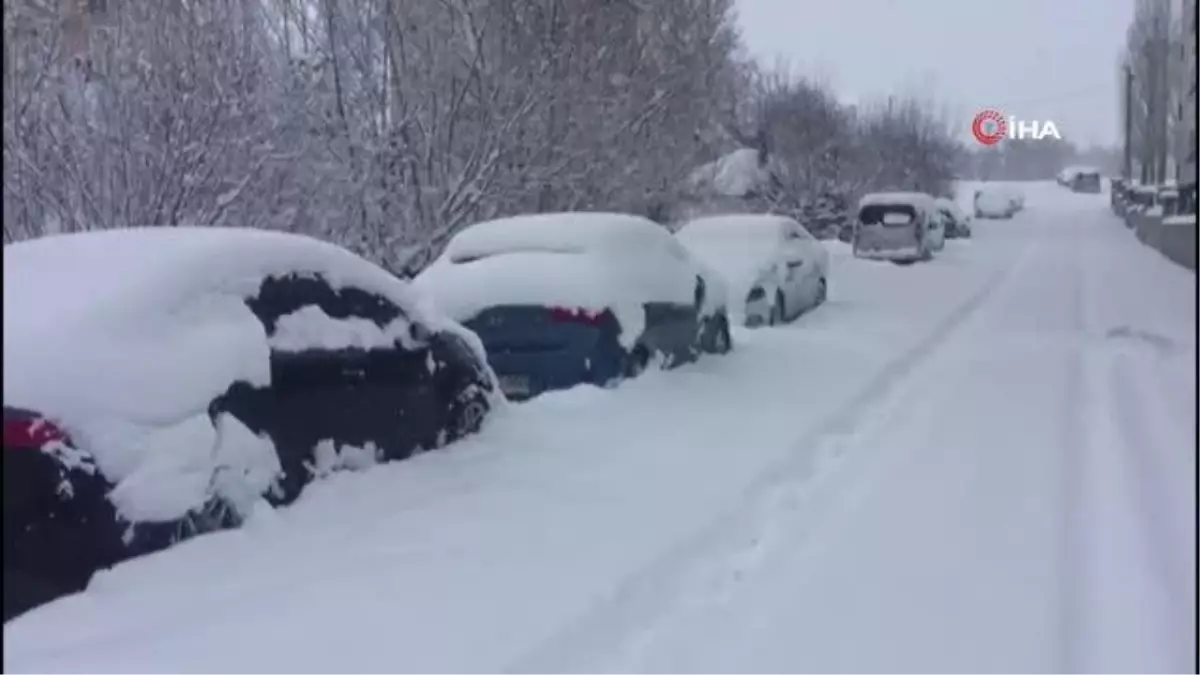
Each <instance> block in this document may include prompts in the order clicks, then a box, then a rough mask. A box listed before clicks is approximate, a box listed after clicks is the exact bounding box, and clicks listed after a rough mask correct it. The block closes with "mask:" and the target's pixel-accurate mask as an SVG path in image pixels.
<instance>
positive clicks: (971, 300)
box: [4, 183, 1197, 673]
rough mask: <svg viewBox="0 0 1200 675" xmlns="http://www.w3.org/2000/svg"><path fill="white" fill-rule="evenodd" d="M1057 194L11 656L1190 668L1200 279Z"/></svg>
mask: <svg viewBox="0 0 1200 675" xmlns="http://www.w3.org/2000/svg"><path fill="white" fill-rule="evenodd" d="M1028 195H1029V201H1030V204H1031V205H1033V206H1035V207H1036V208H1032V209H1030V210H1029V211H1026V212H1022V213H1018V214H1017V215H1016V216H1015V217H1014V218H1013V219H1012V220H1011V221H1006V222H1004V223H997V222H990V221H986V222H981V223H977V224H976V226H975V228H974V229H975V236H974V238H973V239H971V240H969V241H960V240H951V241H948V242H947V245H946V249H945V251H943V252H942V254H941V255H939V256H938V257H937V258H936V259H934V260H933V261H931V262H929V263H928V264H925V265H915V266H909V267H899V266H893V265H880V264H878V263H871V262H866V261H860V260H855V259H854V258H852V257H851V256H850V254H849V251H848V247H847V246H845V245H844V244H841V243H840V242H829V245H830V252H831V256H830V257H831V261H830V262H831V266H832V267H833V268H835V269H834V270H833V274H832V278H834V279H836V280H837V283H836V284H835V285H833V286H831V288H830V298H829V301H828V302H827V303H826V304H825V305H823V306H822V307H821V308H819V309H818V310H816V311H814V312H811V313H809V314H807V315H805V316H803V317H801V318H800V319H799V320H798V321H797V322H795V323H794V324H790V325H788V326H786V327H782V328H779V329H771V330H758V331H745V330H740V329H736V328H735V331H734V332H735V334H734V340H735V343H736V348H735V350H734V352H733V353H731V354H730V355H729V356H727V357H725V358H707V359H702V360H701V361H699V362H697V363H695V364H690V365H687V366H684V367H681V368H680V369H678V370H674V371H670V372H651V373H649V374H648V375H646V376H644V377H642V378H639V379H637V380H635V381H631V382H628V383H626V384H623V385H622V386H621V387H619V388H616V389H597V388H593V387H579V388H576V389H572V390H568V391H565V392H557V393H552V394H549V395H546V396H542V397H539V398H538V399H535V400H533V401H531V402H529V403H526V404H521V405H514V406H509V407H508V408H506V409H504V410H501V411H499V412H498V413H497V414H496V415H495V416H494V418H493V419H492V421H491V423H490V424H489V425H488V427H487V428H486V429H485V430H484V432H483V433H481V434H480V435H478V436H475V437H471V438H469V439H467V440H465V441H463V442H460V443H457V444H455V445H454V446H452V447H450V448H447V449H446V450H445V451H440V452H436V453H427V454H423V455H421V456H419V457H416V458H414V459H413V460H410V461H405V462H399V463H393V464H387V465H381V466H378V467H376V468H374V469H371V470H370V471H366V472H362V473H343V474H338V475H335V476H333V477H331V478H330V479H329V480H326V481H322V482H320V483H318V484H316V485H314V486H313V487H312V488H310V489H309V490H308V491H306V493H305V494H304V495H302V496H301V498H300V500H299V501H298V502H297V503H295V504H294V505H293V506H291V507H289V508H287V509H282V510H279V511H275V512H269V513H270V515H271V516H273V517H271V518H260V519H254V520H252V522H251V523H249V524H248V526H247V527H244V528H242V529H241V530H236V531H230V532H223V533H219V534H215V535H211V536H205V537H201V538H198V539H195V540H192V541H189V542H186V543H185V544H183V545H180V546H177V547H175V548H172V549H169V550H167V551H165V552H163V553H161V554H156V555H154V556H151V557H147V558H143V559H139V560H135V561H131V562H128V563H125V564H123V565H120V566H119V567H117V568H116V569H114V570H111V571H109V572H106V573H102V574H100V575H98V576H97V577H96V578H95V579H94V580H93V582H92V584H91V585H90V587H89V588H88V589H87V590H86V591H85V592H83V593H81V594H79V595H76V596H73V597H69V598H65V599H62V600H60V601H57V602H55V603H52V604H51V605H48V606H46V607H43V608H40V609H38V610H35V611H33V612H31V613H29V614H27V615H25V616H23V617H21V618H18V619H17V620H15V621H13V622H10V623H8V624H6V625H5V628H4V643H5V650H4V667H5V670H6V672H89V673H93V672H144V671H156V672H183V671H187V672H220V671H238V672H247V671H250V672H254V671H271V672H276V671H292V672H296V671H301V672H318V671H320V672H365V671H372V672H381V671H387V672H481V671H482V672H691V671H706V672H806V671H807V672H870V671H883V672H1027V671H1032V672H1075V671H1086V672H1191V671H1192V669H1193V668H1194V661H1193V659H1194V654H1195V647H1196V624H1195V610H1196V605H1195V598H1196V577H1195V570H1196V558H1195V544H1196V522H1195V513H1196V485H1195V470H1196V439H1195V436H1194V429H1195V423H1196V410H1197V401H1196V388H1195V387H1196V382H1195V372H1196V371H1195V368H1196V334H1195V320H1196V304H1195V303H1196V281H1195V276H1194V273H1192V272H1188V271H1186V270H1184V269H1182V268H1180V267H1177V266H1175V265H1174V264H1172V263H1170V262H1169V261H1167V260H1165V259H1163V258H1162V257H1161V256H1159V255H1158V254H1157V253H1156V252H1154V251H1153V250H1151V249H1149V248H1147V247H1145V246H1142V245H1141V244H1140V243H1139V242H1138V241H1137V240H1136V238H1135V237H1134V235H1133V233H1131V232H1129V231H1128V230H1127V229H1126V228H1125V227H1124V225H1123V224H1122V223H1121V222H1120V220H1119V219H1117V218H1116V217H1115V216H1113V215H1112V214H1111V213H1110V212H1109V208H1108V203H1107V200H1105V199H1103V198H1102V197H1097V196H1095V195H1078V194H1074V193H1071V192H1068V191H1065V190H1062V188H1060V187H1058V186H1057V185H1054V184H1053V183H1048V184H1039V185H1036V186H1031V187H1030V188H1029V191H1028ZM931 298H936V301H932V302H931V301H930V299H931ZM6 365H7V364H6Z"/></svg>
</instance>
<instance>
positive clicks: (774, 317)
mask: <svg viewBox="0 0 1200 675" xmlns="http://www.w3.org/2000/svg"><path fill="white" fill-rule="evenodd" d="M786 321H787V316H786V311H785V305H784V299H783V292H782V291H775V304H773V305H771V314H770V316H769V317H767V325H768V326H778V325H779V324H781V323H784V322H786Z"/></svg>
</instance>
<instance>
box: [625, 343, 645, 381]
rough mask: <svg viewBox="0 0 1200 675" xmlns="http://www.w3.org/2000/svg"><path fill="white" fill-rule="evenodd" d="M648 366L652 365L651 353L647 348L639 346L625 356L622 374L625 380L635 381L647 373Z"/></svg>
mask: <svg viewBox="0 0 1200 675" xmlns="http://www.w3.org/2000/svg"><path fill="white" fill-rule="evenodd" d="M648 365H650V351H649V350H648V349H646V347H645V346H643V345H638V346H636V347H634V348H633V350H632V351H630V352H629V354H627V355H626V356H625V364H624V365H623V366H622V368H621V374H622V376H624V377H625V379H633V378H635V377H637V376H639V375H641V374H642V373H644V372H646V367H647V366H648Z"/></svg>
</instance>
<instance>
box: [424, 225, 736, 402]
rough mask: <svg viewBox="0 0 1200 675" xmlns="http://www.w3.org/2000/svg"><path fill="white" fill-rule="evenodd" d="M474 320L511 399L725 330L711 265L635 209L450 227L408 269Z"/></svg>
mask: <svg viewBox="0 0 1200 675" xmlns="http://www.w3.org/2000/svg"><path fill="white" fill-rule="evenodd" d="M415 283H416V284H417V286H418V287H419V288H420V290H422V291H423V292H425V293H427V294H428V295H429V296H431V297H432V298H433V299H434V301H435V302H436V303H437V304H438V306H439V308H440V309H442V310H444V311H446V312H447V313H448V314H449V315H450V316H452V317H454V318H455V319H457V320H459V321H462V322H463V323H464V324H465V325H466V326H467V327H469V328H470V329H472V330H473V331H475V333H476V334H477V335H478V336H479V338H480V339H481V340H482V341H483V344H484V346H485V348H486V350H487V356H488V361H489V363H490V364H491V366H492V368H493V369H494V370H495V372H496V374H497V375H498V376H499V378H500V385H501V388H502V389H503V391H504V393H505V394H506V395H507V396H508V397H509V398H512V399H516V400H520V399H526V398H530V397H532V396H536V395H538V394H540V393H542V392H545V391H549V390H554V389H565V388H569V387H572V386H574V385H577V384H594V385H607V384H610V383H614V382H616V381H618V380H620V379H622V378H626V377H633V376H636V375H637V374H639V373H640V372H641V371H642V370H643V369H645V368H646V367H647V366H648V365H650V364H651V363H656V362H657V363H661V364H663V365H664V366H665V367H670V366H673V365H676V364H679V363H683V362H686V361H691V360H694V359H695V358H696V356H697V355H698V353H699V352H709V353H724V352H727V351H729V349H730V348H731V345H732V342H731V338H730V333H729V320H728V318H727V315H726V308H725V288H724V284H723V282H722V281H721V279H720V277H719V275H716V274H713V273H712V272H711V271H710V270H709V269H708V268H707V267H706V266H705V265H703V264H702V263H701V262H699V261H697V260H695V259H694V258H693V257H692V256H691V255H690V254H689V253H688V252H687V251H686V250H685V249H684V248H683V246H682V245H681V244H679V242H677V241H676V240H675V239H674V237H672V236H671V235H670V233H669V232H667V231H666V229H664V228H662V227H661V226H659V225H657V224H655V223H654V222H652V221H650V220H647V219H645V218H641V217H638V216H633V215H625V214H617V213H580V212H575V213H544V214H537V215H526V216H516V217H511V218H502V219H498V220H492V221H487V222H483V223H478V224H475V225H472V226H471V227H468V228H467V229H465V230H463V231H462V232H459V233H458V234H456V235H455V236H454V237H453V238H452V239H451V240H450V242H449V244H448V245H447V247H446V250H445V251H444V252H443V253H442V255H441V256H440V257H439V258H438V259H437V260H435V261H434V262H433V264H432V265H430V266H429V267H428V268H427V269H426V270H425V271H423V272H422V273H421V274H420V275H419V276H418V277H417V279H416V282H415Z"/></svg>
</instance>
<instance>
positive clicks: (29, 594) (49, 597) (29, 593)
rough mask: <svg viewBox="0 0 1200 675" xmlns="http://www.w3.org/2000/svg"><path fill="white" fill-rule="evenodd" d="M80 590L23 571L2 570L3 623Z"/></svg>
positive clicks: (7, 568)
mask: <svg viewBox="0 0 1200 675" xmlns="http://www.w3.org/2000/svg"><path fill="white" fill-rule="evenodd" d="M79 590H82V589H74V588H64V587H62V586H59V585H57V584H54V583H52V582H51V581H49V580H47V579H44V578H42V577H40V576H38V575H36V574H31V573H29V572H26V571H25V570H23V569H17V568H10V567H5V568H4V622H5V623H8V622H9V621H10V620H12V619H15V618H16V617H18V616H20V615H22V614H24V613H25V612H28V611H29V610H31V609H35V608H37V607H41V606H42V605H44V604H46V603H48V602H51V601H53V600H57V599H58V598H61V597H62V596H64V595H70V594H71V593H75V592H77V591H79Z"/></svg>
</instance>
